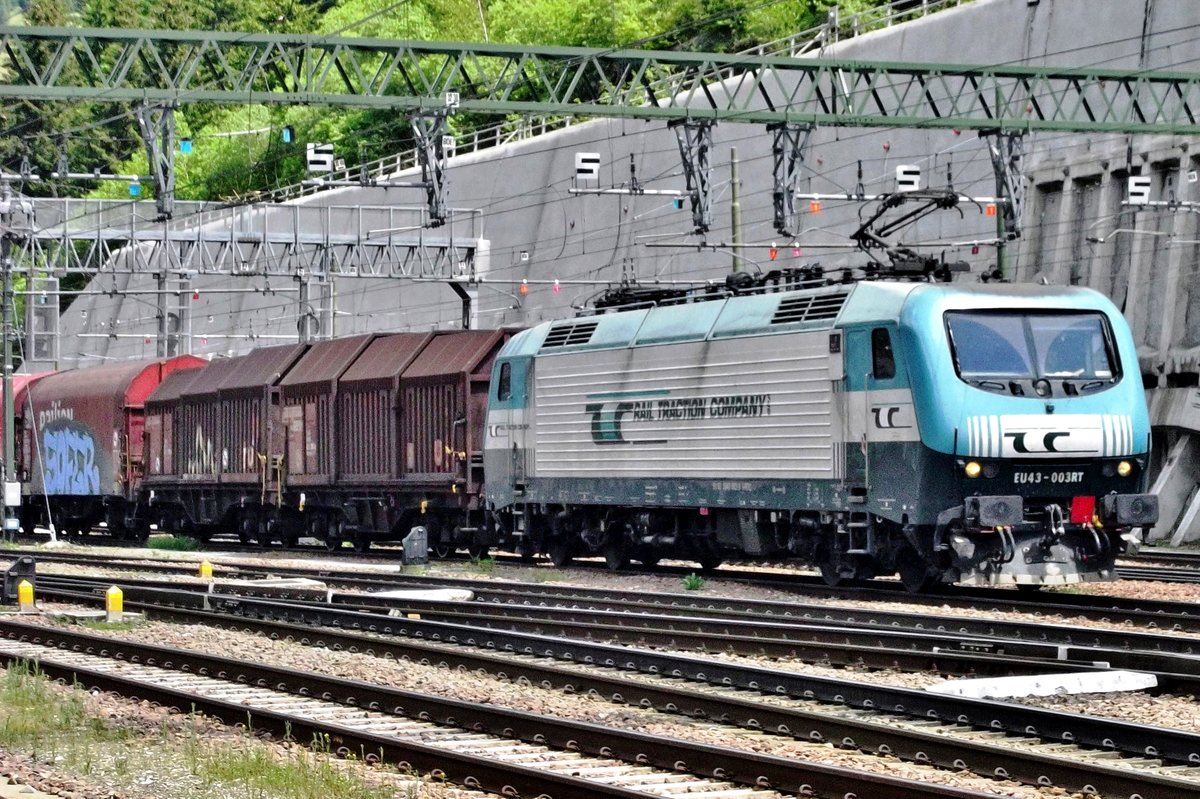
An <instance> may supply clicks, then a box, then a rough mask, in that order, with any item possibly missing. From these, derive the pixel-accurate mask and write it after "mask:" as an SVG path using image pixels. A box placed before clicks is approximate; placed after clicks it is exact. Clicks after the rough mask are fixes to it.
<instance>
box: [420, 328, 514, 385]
mask: <svg viewBox="0 0 1200 799" xmlns="http://www.w3.org/2000/svg"><path fill="white" fill-rule="evenodd" d="M503 337H504V333H503V332H502V331H499V330H461V331H456V332H453V333H439V334H438V335H437V336H436V337H435V338H434V339H433V341H431V342H429V345H428V346H427V347H425V349H423V350H421V354H420V355H418V356H417V358H416V359H415V360H414V361H413V362H412V364H411V365H410V366H409V367H408V368H407V369H405V370H404V379H405V380H411V379H413V378H420V377H437V376H440V375H452V374H458V373H461V372H473V371H475V370H476V369H477V368H478V367H479V365H480V364H481V363H482V362H483V361H484V360H485V359H486V358H487V357H488V354H489V353H490V352H491V351H492V350H494V349H495V348H496V346H497V345H498V344H499V343H500V341H501V339H502V338H503Z"/></svg>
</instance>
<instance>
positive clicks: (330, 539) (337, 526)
mask: <svg viewBox="0 0 1200 799" xmlns="http://www.w3.org/2000/svg"><path fill="white" fill-rule="evenodd" d="M325 548H326V549H327V550H329V551H330V552H337V551H338V550H339V549H341V548H342V523H341V522H340V521H338V520H337V519H334V518H330V519H329V522H328V523H327V524H326V525H325Z"/></svg>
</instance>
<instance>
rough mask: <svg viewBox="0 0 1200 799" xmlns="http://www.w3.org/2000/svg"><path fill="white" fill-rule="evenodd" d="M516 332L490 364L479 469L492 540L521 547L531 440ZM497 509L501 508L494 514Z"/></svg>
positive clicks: (526, 347) (527, 376) (526, 338)
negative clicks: (523, 508)
mask: <svg viewBox="0 0 1200 799" xmlns="http://www.w3.org/2000/svg"><path fill="white" fill-rule="evenodd" d="M534 332H535V331H531V330H527V331H524V332H522V333H519V334H517V335H516V336H514V337H513V338H512V339H510V340H509V342H508V343H507V344H506V345H505V346H504V348H503V349H502V350H501V351H500V354H499V355H498V356H497V358H496V363H495V365H494V366H493V368H492V379H491V384H490V385H489V386H488V411H487V425H486V429H485V431H484V445H483V468H484V473H485V474H486V475H487V485H486V492H487V495H486V503H487V507H488V509H489V510H490V511H491V512H490V513H489V517H490V523H491V524H492V525H493V526H494V531H493V533H494V534H493V535H492V536H491V538H492V540H494V541H496V542H497V543H499V544H501V545H503V546H506V547H510V548H514V549H516V550H517V551H524V550H525V549H526V547H524V546H523V541H522V539H523V538H524V535H525V529H524V521H523V519H522V518H521V514H520V510H519V509H520V507H521V503H522V501H523V496H524V494H525V487H526V480H527V479H528V477H529V473H530V469H531V468H532V466H533V463H532V458H533V442H532V441H531V440H529V438H530V435H531V433H530V430H531V422H532V418H531V415H532V413H533V409H532V407H531V403H530V386H531V385H532V375H533V368H534V365H533V352H534V351H536V347H537V345H536V344H534V345H533V347H532V348H530V340H531V334H532V333H534ZM498 509H502V510H503V512H497V511H498Z"/></svg>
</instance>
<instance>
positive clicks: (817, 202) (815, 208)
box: [808, 200, 821, 214]
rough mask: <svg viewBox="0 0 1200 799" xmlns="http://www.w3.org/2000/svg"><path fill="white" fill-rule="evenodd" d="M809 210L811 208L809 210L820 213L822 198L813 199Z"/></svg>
mask: <svg viewBox="0 0 1200 799" xmlns="http://www.w3.org/2000/svg"><path fill="white" fill-rule="evenodd" d="M808 210H809V211H812V212H813V213H814V214H819V213H821V201H820V200H813V201H812V202H810V203H809V204H808Z"/></svg>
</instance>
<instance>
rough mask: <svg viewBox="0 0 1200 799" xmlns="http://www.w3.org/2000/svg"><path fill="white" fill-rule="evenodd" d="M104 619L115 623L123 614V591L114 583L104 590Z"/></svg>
mask: <svg viewBox="0 0 1200 799" xmlns="http://www.w3.org/2000/svg"><path fill="white" fill-rule="evenodd" d="M104 611H105V614H106V615H105V617H104V620H105V621H107V622H108V623H109V624H116V623H117V622H119V621H121V619H122V618H123V617H124V615H125V592H124V591H122V590H121V589H120V588H117V587H116V586H115V585H114V586H113V587H112V588H110V589H108V590H107V591H105V592H104Z"/></svg>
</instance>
